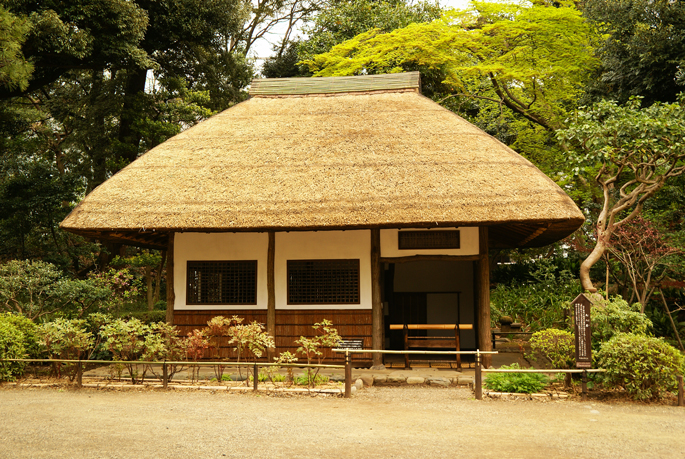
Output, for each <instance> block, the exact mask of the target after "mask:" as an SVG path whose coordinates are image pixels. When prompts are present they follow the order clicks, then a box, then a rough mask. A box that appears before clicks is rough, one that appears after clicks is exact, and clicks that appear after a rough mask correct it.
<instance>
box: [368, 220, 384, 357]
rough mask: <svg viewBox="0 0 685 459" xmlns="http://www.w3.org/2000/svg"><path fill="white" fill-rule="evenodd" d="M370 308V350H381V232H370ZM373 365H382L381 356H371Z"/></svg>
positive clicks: (375, 230)
mask: <svg viewBox="0 0 685 459" xmlns="http://www.w3.org/2000/svg"><path fill="white" fill-rule="evenodd" d="M371 308H372V324H373V325H372V332H371V333H372V346H371V347H372V348H373V349H379V350H382V349H383V347H384V346H383V344H384V343H383V302H382V301H381V230H379V229H372V230H371ZM373 364H374V366H375V365H382V364H383V356H382V355H381V354H374V355H373Z"/></svg>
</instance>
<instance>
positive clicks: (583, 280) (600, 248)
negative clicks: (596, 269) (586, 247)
mask: <svg viewBox="0 0 685 459" xmlns="http://www.w3.org/2000/svg"><path fill="white" fill-rule="evenodd" d="M606 236H607V233H606V232H602V233H598V234H597V243H596V244H595V248H594V249H592V252H590V255H588V257H587V258H586V259H585V260H583V263H582V264H581V265H580V284H581V285H582V286H583V289H584V290H585V291H587V292H590V293H595V292H596V291H597V289H596V288H595V286H594V285H592V279H590V268H592V267H593V266H594V265H595V263H597V262H598V261H599V260H601V259H602V256H603V255H604V252H606V243H605V242H604V241H605V237H606Z"/></svg>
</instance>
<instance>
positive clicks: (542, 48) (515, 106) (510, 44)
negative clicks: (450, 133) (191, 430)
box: [303, 2, 597, 129]
mask: <svg viewBox="0 0 685 459" xmlns="http://www.w3.org/2000/svg"><path fill="white" fill-rule="evenodd" d="M592 41H593V35H592V29H591V28H590V26H589V25H587V24H586V23H585V21H584V20H583V18H582V17H581V15H580V12H579V11H577V10H576V9H575V8H573V6H571V5H562V6H559V7H554V6H546V5H542V4H534V5H530V4H526V3H520V4H502V3H487V2H473V6H472V8H471V9H470V10H467V11H451V12H448V13H446V14H444V15H443V17H442V18H441V19H438V20H435V21H433V22H430V23H423V24H410V25H408V26H407V27H404V28H401V29H397V30H393V31H392V32H387V33H382V32H381V31H380V30H379V29H373V30H370V31H368V32H365V33H362V34H360V35H357V36H356V37H354V38H353V39H351V40H348V41H346V42H344V43H341V44H340V45H338V46H335V47H334V48H332V49H331V50H330V51H329V52H327V53H324V54H320V55H318V56H314V57H313V58H312V59H309V60H305V61H304V62H303V63H304V64H306V65H307V66H308V67H309V69H310V70H311V71H312V72H315V75H316V76H339V75H352V74H363V73H381V72H398V71H402V70H406V69H408V68H416V67H417V66H418V67H420V68H425V69H439V70H440V71H441V72H443V74H444V76H445V80H444V82H445V83H446V84H447V85H448V86H449V87H451V89H452V90H453V91H454V92H456V93H458V94H460V95H463V96H467V97H468V96H471V97H475V98H478V97H488V98H491V99H494V100H499V101H501V102H502V103H504V104H505V105H506V106H507V107H509V108H510V109H512V110H514V111H515V112H517V113H519V114H520V115H523V116H524V117H525V118H526V119H528V120H529V121H532V122H534V123H536V124H539V125H541V126H543V127H545V128H546V129H555V128H557V127H560V126H561V125H562V124H563V119H564V118H565V116H566V113H567V110H568V109H569V108H572V107H573V106H574V104H575V102H576V101H577V99H578V97H579V95H580V92H581V90H582V87H583V84H584V83H585V82H586V81H587V79H588V77H589V75H590V72H591V71H592V69H593V68H594V67H595V66H596V65H597V60H596V59H595V58H594V57H593V54H592V49H593V48H592ZM484 82H485V83H487V84H485V85H484V84H483V83H484Z"/></svg>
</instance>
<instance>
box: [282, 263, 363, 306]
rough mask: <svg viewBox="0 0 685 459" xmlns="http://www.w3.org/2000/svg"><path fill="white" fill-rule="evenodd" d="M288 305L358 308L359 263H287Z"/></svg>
mask: <svg viewBox="0 0 685 459" xmlns="http://www.w3.org/2000/svg"><path fill="white" fill-rule="evenodd" d="M288 304H359V260H288Z"/></svg>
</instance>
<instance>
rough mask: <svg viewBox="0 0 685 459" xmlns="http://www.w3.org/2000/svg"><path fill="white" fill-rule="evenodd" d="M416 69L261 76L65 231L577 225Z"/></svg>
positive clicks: (536, 179) (510, 231)
mask: <svg viewBox="0 0 685 459" xmlns="http://www.w3.org/2000/svg"><path fill="white" fill-rule="evenodd" d="M418 78H419V77H418V73H408V74H396V75H379V76H372V77H343V78H311V79H283V80H256V81H255V82H254V83H253V85H252V90H251V95H252V97H251V98H250V99H249V100H247V101H245V102H243V103H240V104H238V105H236V106H234V107H232V108H230V109H228V110H226V111H224V112H222V113H219V114H218V115H215V116H213V117H212V118H210V119H209V120H207V121H204V122H202V123H200V124H199V125H197V126H195V127H193V128H191V129H188V130H186V131H185V132H183V133H181V134H179V135H177V136H175V137H173V138H171V139H169V140H167V141H166V142H164V143H163V144H161V145H159V146H157V147H156V148H154V149H152V150H151V151H149V152H148V153H146V154H144V155H143V156H141V157H140V158H139V159H138V160H136V161H135V162H133V163H132V164H130V165H129V166H128V167H126V168H125V169H123V170H122V171H120V172H119V173H118V174H116V175H115V176H114V177H112V178H111V179H109V180H108V181H107V182H106V183H104V184H102V185H101V186H100V187H98V188H97V189H96V190H94V191H93V192H92V193H90V194H89V195H88V196H87V197H86V199H84V200H83V201H82V202H81V203H80V204H79V205H78V206H77V207H76V208H75V209H74V211H73V212H72V213H71V214H70V215H69V216H68V217H67V218H66V219H65V220H64V222H62V225H61V226H62V228H64V229H66V230H68V231H72V232H75V233H79V234H83V235H86V236H93V237H99V238H112V239H120V240H123V241H129V242H130V243H133V244H135V243H146V244H148V245H151V246H157V247H163V246H166V235H167V234H168V233H169V232H172V231H207V230H211V231H265V230H276V231H279V230H297V229H308V230H311V229H319V230H323V229H343V228H372V227H375V228H403V227H436V226H448V227H453V226H464V225H477V226H480V225H486V226H488V227H490V241H491V244H492V245H497V246H502V247H535V246H543V245H546V244H549V243H551V242H554V241H557V240H559V239H561V238H563V237H565V236H567V235H569V234H570V233H572V232H573V231H575V230H576V229H577V228H578V226H579V225H580V224H581V223H582V222H583V215H582V213H581V212H580V210H579V209H578V208H577V207H576V205H575V204H574V203H573V201H572V200H571V199H570V198H569V197H568V196H567V195H566V194H565V193H564V192H563V191H562V190H561V189H560V188H559V187H558V186H557V185H556V184H555V183H554V182H553V181H552V180H550V179H549V178H548V177H546V176H545V175H544V174H543V173H542V172H540V170H538V169H537V168H536V167H535V166H534V165H533V164H531V163H530V162H529V161H527V160H526V159H524V158H523V157H521V156H520V155H518V154H517V153H515V152H514V151H513V150H511V149H510V148H508V147H506V146H505V145H503V144H502V143H500V142H499V141H497V140H496V139H495V138H493V137H492V136H490V135H488V134H486V133H485V132H483V131H481V130H480V129H478V128H477V127H475V126H473V125H472V124H470V123H468V122H467V121H465V120H464V119H462V118H460V117H459V116H457V115H455V114H454V113H452V112H450V111H449V110H446V109H444V108H442V107H441V106H439V105H438V104H436V103H434V102H433V101H431V100H430V99H428V98H426V97H424V96H422V95H421V94H420V93H419V90H418V87H419V85H418Z"/></svg>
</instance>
